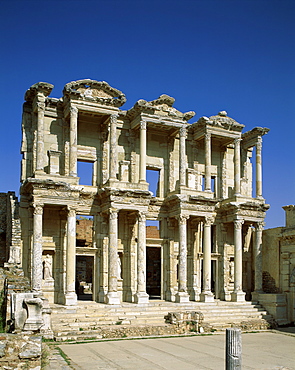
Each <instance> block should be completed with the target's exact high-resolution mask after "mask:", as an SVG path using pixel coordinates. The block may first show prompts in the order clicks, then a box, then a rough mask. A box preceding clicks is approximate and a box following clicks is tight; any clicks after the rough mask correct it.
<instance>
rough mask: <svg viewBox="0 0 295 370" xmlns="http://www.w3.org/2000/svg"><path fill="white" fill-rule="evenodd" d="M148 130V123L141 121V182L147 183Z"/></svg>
mask: <svg viewBox="0 0 295 370" xmlns="http://www.w3.org/2000/svg"><path fill="white" fill-rule="evenodd" d="M146 130H147V123H146V121H141V122H140V134H139V146H140V154H139V182H146Z"/></svg>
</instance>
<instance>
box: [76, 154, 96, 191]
mask: <svg viewBox="0 0 295 370" xmlns="http://www.w3.org/2000/svg"><path fill="white" fill-rule="evenodd" d="M77 171H78V177H80V181H79V184H80V185H91V186H92V185H93V180H92V179H93V162H85V161H81V160H78V161H77Z"/></svg>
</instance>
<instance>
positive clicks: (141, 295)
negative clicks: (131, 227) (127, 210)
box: [134, 212, 149, 303]
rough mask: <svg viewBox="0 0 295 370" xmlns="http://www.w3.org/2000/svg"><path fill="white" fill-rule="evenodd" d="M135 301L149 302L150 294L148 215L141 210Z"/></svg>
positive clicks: (139, 215)
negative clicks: (147, 253)
mask: <svg viewBox="0 0 295 370" xmlns="http://www.w3.org/2000/svg"><path fill="white" fill-rule="evenodd" d="M134 301H135V303H149V295H148V294H147V293H146V216H145V214H143V213H141V212H140V213H139V214H138V235H137V292H136V294H135V297H134Z"/></svg>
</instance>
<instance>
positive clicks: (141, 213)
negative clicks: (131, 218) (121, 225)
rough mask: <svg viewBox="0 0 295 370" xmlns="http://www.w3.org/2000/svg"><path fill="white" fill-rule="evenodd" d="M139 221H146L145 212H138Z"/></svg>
mask: <svg viewBox="0 0 295 370" xmlns="http://www.w3.org/2000/svg"><path fill="white" fill-rule="evenodd" d="M138 221H140V222H144V221H146V214H145V213H144V212H138Z"/></svg>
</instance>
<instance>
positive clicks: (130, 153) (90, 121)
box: [21, 80, 268, 201]
mask: <svg viewBox="0 0 295 370" xmlns="http://www.w3.org/2000/svg"><path fill="white" fill-rule="evenodd" d="M52 88H53V85H51V84H49V83H43V82H39V83H37V84H35V85H33V86H31V87H30V88H29V89H28V90H27V92H26V94H25V103H24V109H23V119H22V132H23V134H22V135H23V136H22V146H21V152H22V154H23V158H22V171H21V181H22V183H23V184H24V183H25V182H26V180H27V179H29V178H33V179H40V180H42V179H43V180H45V179H46V180H51V181H52V182H53V183H57V182H63V183H67V184H69V186H74V187H75V186H83V189H84V191H86V192H87V191H89V192H90V193H92V194H94V193H95V192H98V191H102V189H105V188H120V189H126V191H131V192H132V191H143V192H146V191H147V190H148V189H149V183H148V181H147V180H149V176H150V175H151V174H152V175H154V176H153V178H154V180H153V181H156V182H157V187H156V190H155V191H154V194H153V197H156V198H159V199H165V198H167V197H169V196H170V195H175V194H183V195H187V196H188V195H189V197H191V198H192V199H193V198H198V197H201V198H206V199H215V200H217V199H219V200H220V201H226V200H229V199H231V200H232V199H235V198H236V197H240V198H246V199H249V198H252V199H253V198H256V199H263V198H262V163H261V150H262V148H261V146H262V136H263V135H264V134H266V133H267V132H268V129H267V128H261V127H255V128H254V129H252V130H251V131H247V132H244V133H242V130H243V129H244V125H242V124H240V123H238V122H237V121H235V120H234V119H232V118H230V117H228V116H227V113H226V112H225V111H222V112H219V113H218V114H217V115H215V116H212V117H209V118H208V117H202V118H200V119H199V120H198V121H196V122H194V123H192V124H190V123H188V121H189V120H190V119H191V118H193V117H194V115H195V113H194V112H186V113H182V112H180V111H178V110H177V109H176V108H174V107H173V104H174V98H172V97H170V96H168V95H161V96H160V97H159V98H158V99H156V100H153V101H149V102H148V101H145V100H138V101H137V102H136V103H135V105H134V106H133V107H132V108H131V109H129V110H122V109H121V106H122V105H123V104H124V103H125V101H126V98H125V95H124V94H123V93H122V92H121V91H119V90H117V89H115V88H113V87H111V86H109V85H108V84H107V83H106V82H98V81H93V80H79V81H73V82H70V83H68V84H66V85H65V87H64V90H63V96H62V97H61V98H60V99H56V98H51V97H49V95H50V93H51V90H52ZM254 148H255V150H254V151H253V149H254ZM253 153H254V155H252V154H253ZM252 157H253V158H252ZM83 162H87V163H88V166H90V167H91V169H92V178H91V184H83V181H81V180H80V176H79V164H80V163H83ZM252 162H253V165H252ZM253 166H255V167H256V170H255V171H253ZM253 173H255V174H256V178H255V179H254V178H253Z"/></svg>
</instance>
